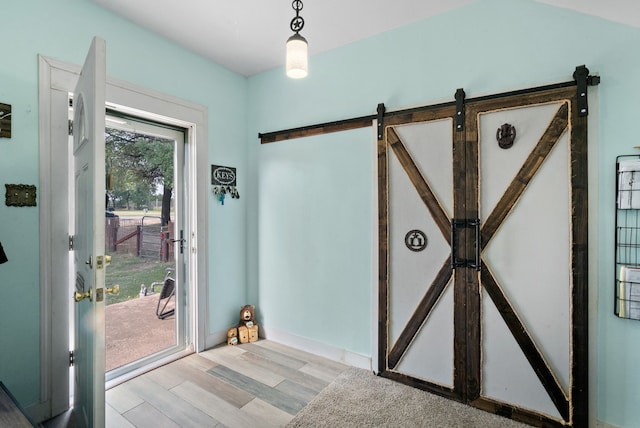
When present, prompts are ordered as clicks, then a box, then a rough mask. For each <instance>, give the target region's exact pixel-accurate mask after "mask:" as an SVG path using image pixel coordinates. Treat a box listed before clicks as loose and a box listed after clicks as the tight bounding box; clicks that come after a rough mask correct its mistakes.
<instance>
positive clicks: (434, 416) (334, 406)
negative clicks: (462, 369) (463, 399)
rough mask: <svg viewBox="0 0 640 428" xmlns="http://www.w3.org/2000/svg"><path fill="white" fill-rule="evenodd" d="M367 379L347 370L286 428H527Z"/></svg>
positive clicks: (372, 377)
mask: <svg viewBox="0 0 640 428" xmlns="http://www.w3.org/2000/svg"><path fill="white" fill-rule="evenodd" d="M527 426H528V425H524V424H521V423H519V422H514V421H512V420H510V419H506V418H503V417H500V416H496V415H494V414H491V413H488V412H484V411H482V410H478V409H475V408H473V407H470V406H467V405H464V404H461V403H458V402H456V401H451V400H448V399H446V398H443V397H440V396H438V395H434V394H430V393H428V392H426V391H422V390H419V389H416V388H412V387H410V386H407V385H403V384H401V383H399V382H394V381H392V380H389V379H385V378H382V377H379V376H375V375H373V374H372V373H370V372H368V371H366V370H362V369H357V368H349V369H347V370H345V371H344V372H343V373H342V374H340V376H338V377H337V378H336V379H335V380H334V381H333V382H332V383H331V384H329V385H328V386H327V387H326V388H325V389H324V390H322V391H321V392H320V393H319V394H318V395H317V396H316V397H315V398H314V399H313V400H312V401H311V402H310V403H309V404H308V405H307V406H306V407H305V408H304V409H302V411H301V412H300V413H298V414H297V415H296V417H295V418H293V419H292V420H291V422H290V423H289V424H287V427H289V428H293V427H340V428H342V427H345V428H346V427H442V428H444V427H447V428H448V427H460V428H470V427H478V428H487V427H491V428H502V427H504V428H511V427H527Z"/></svg>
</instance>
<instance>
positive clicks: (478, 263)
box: [468, 218, 482, 270]
mask: <svg viewBox="0 0 640 428" xmlns="http://www.w3.org/2000/svg"><path fill="white" fill-rule="evenodd" d="M469 226H472V227H473V229H474V231H475V235H476V239H475V244H474V247H475V253H476V260H475V262H474V263H469V265H468V266H469V267H471V268H474V269H475V270H480V269H481V268H482V262H481V261H480V219H479V218H476V219H474V220H470V221H469Z"/></svg>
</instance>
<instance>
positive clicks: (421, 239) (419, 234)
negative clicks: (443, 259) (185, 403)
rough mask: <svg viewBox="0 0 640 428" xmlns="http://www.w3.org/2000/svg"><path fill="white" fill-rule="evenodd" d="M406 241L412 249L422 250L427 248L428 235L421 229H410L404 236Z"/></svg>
mask: <svg viewBox="0 0 640 428" xmlns="http://www.w3.org/2000/svg"><path fill="white" fill-rule="evenodd" d="M404 243H405V245H406V246H407V248H408V249H410V250H411V251H416V252H418V251H422V250H424V249H425V248H427V235H425V234H424V232H423V231H421V230H417V229H414V230H410V231H409V232H407V234H406V235H405V236H404Z"/></svg>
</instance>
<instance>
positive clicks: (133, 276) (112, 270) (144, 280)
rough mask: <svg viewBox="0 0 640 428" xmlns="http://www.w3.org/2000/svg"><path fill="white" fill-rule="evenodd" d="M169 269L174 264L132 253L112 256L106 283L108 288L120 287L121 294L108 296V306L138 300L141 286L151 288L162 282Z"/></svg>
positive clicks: (158, 289) (157, 290)
mask: <svg viewBox="0 0 640 428" xmlns="http://www.w3.org/2000/svg"><path fill="white" fill-rule="evenodd" d="M168 267H173V262H168V263H161V262H160V261H154V260H147V259H143V258H140V257H136V256H135V255H134V254H131V253H113V254H111V265H109V267H107V269H106V273H105V283H106V286H107V287H113V286H114V285H115V284H118V285H120V293H119V294H117V295H114V294H108V295H107V300H106V304H107V305H110V304H113V303H119V302H124V301H127V300H131V299H137V298H138V296H139V294H140V284H144V285H146V286H147V287H149V286H150V285H151V283H152V282H155V281H162V280H163V279H164V276H165V274H166V268H168ZM159 291H160V288H159V287H158V288H156V292H159Z"/></svg>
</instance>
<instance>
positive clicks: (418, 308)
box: [378, 87, 587, 426]
mask: <svg viewBox="0 0 640 428" xmlns="http://www.w3.org/2000/svg"><path fill="white" fill-rule="evenodd" d="M575 95H576V89H575V87H560V88H553V89H544V90H540V91H535V90H532V91H531V92H527V93H521V94H509V95H505V96H496V97H492V98H487V99H484V100H471V101H469V102H467V104H466V105H464V107H463V109H464V111H463V114H460V115H458V114H457V112H458V111H460V105H458V106H457V108H456V106H455V105H451V106H440V107H433V108H428V107H425V108H424V110H422V111H421V112H419V113H416V112H415V110H414V111H412V112H411V113H408V114H406V115H402V114H395V115H394V116H391V117H389V118H388V120H385V124H384V125H385V129H384V136H383V138H382V139H381V140H380V141H379V142H378V147H379V150H378V154H379V164H378V165H379V184H380V266H381V270H380V302H379V306H380V307H379V312H380V326H381V329H382V331H381V332H380V334H379V343H380V352H379V368H380V369H381V374H382V375H383V376H386V377H390V378H392V379H396V380H399V381H402V382H405V383H407V384H410V385H413V386H417V387H420V388H423V389H427V390H430V391H433V392H436V393H438V394H441V395H444V396H447V397H449V398H452V399H456V400H459V401H462V402H466V403H469V404H471V405H473V406H476V407H479V408H482V409H485V410H488V411H491V412H493V413H497V414H501V415H504V416H507V417H510V418H513V419H516V420H521V421H524V422H527V423H530V424H533V425H540V426H543V425H544V426H567V425H570V426H571V425H573V426H580V424H581V423H582V421H584V420H586V419H585V418H586V385H587V380H586V377H587V360H586V353H587V348H586V337H587V331H586V319H587V318H586V300H585V296H586V287H587V284H586V268H587V266H586V238H587V230H586V224H587V223H586V218H587V217H586V216H587V212H586V195H587V194H586V117H580V116H578V115H577V113H576V110H577V108H576V101H575V98H576V97H575ZM456 116H461V119H457V117H456ZM509 137H514V139H513V140H512V141H509Z"/></svg>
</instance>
